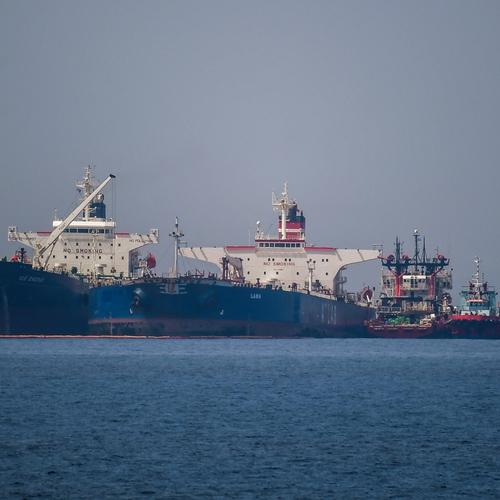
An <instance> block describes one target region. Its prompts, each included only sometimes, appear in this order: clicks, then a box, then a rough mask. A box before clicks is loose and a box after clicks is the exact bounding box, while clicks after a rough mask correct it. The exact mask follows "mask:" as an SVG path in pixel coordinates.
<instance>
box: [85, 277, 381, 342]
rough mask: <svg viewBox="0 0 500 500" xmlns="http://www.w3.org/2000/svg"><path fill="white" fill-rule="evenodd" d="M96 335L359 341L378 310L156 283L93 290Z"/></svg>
mask: <svg viewBox="0 0 500 500" xmlns="http://www.w3.org/2000/svg"><path fill="white" fill-rule="evenodd" d="M90 311H91V320H90V332H91V334H93V335H123V336H128V335H141V336H142V335H144V336H171V337H176V336H181V337H184V336H188V337H189V336H231V337H235V336H252V337H295V336H306V337H307V336H311V337H359V336H365V334H364V327H363V323H364V322H365V321H368V320H370V319H373V317H374V309H373V308H371V307H363V306H359V305H357V304H354V303H349V302H345V301H343V300H342V301H341V300H335V299H333V298H328V297H318V296H316V295H312V294H307V293H303V292H299V291H296V292H288V291H284V290H276V289H273V288H271V287H265V288H255V287H250V286H238V285H234V284H232V283H231V282H229V281H223V280H217V279H207V278H200V279H190V278H188V277H181V278H177V279H174V278H152V279H142V280H137V281H136V282H135V283H134V284H127V285H121V286H104V287H99V288H94V289H93V290H91V300H90Z"/></svg>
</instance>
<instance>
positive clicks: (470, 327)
mask: <svg viewBox="0 0 500 500" xmlns="http://www.w3.org/2000/svg"><path fill="white" fill-rule="evenodd" d="M448 326H449V328H450V330H451V335H452V337H453V338H462V339H500V317H499V316H474V315H469V314H468V315H466V314H461V315H455V316H452V317H451V318H450V321H449V322H448Z"/></svg>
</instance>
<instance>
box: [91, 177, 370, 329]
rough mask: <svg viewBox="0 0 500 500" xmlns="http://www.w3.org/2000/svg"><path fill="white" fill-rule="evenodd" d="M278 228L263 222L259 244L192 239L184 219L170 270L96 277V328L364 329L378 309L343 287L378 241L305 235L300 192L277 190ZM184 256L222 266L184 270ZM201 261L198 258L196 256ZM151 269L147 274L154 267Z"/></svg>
mask: <svg viewBox="0 0 500 500" xmlns="http://www.w3.org/2000/svg"><path fill="white" fill-rule="evenodd" d="M272 205H273V208H274V210H275V211H277V212H279V216H278V234H277V235H266V234H264V233H263V232H262V231H261V228H260V223H257V233H256V235H255V240H254V244H253V245H243V246H241V245H236V246H225V247H199V248H198V247H197V248H193V247H191V248H188V247H184V246H183V245H181V241H180V239H181V238H182V237H183V236H184V233H183V232H182V231H181V230H180V229H179V224H178V219H176V222H175V228H174V230H173V231H172V232H171V233H170V236H172V237H173V238H174V241H175V245H174V266H173V268H171V269H170V271H169V272H168V274H167V275H165V276H161V277H160V276H156V275H154V274H153V272H150V273H145V275H144V276H143V277H142V278H140V279H134V280H126V279H122V280H116V279H115V280H109V281H107V282H102V281H101V282H99V283H97V284H96V285H95V286H93V287H92V288H91V289H90V291H89V315H90V316H89V331H90V333H91V334H92V335H119V336H129V335H131V336H134V335H136V336H137V335H138V336H154V337H272V338H275V337H362V336H366V329H365V327H364V324H365V322H366V321H369V320H371V319H373V317H374V315H375V309H374V307H373V306H372V304H371V302H370V297H371V294H366V293H364V294H362V293H359V294H352V293H347V292H345V291H344V284H345V282H346V279H345V277H344V276H343V274H342V271H343V270H344V269H345V268H346V266H348V265H349V264H355V263H360V262H366V261H370V260H374V259H377V258H378V257H379V251H378V250H360V249H340V248H335V247H329V246H314V245H308V244H307V243H306V236H305V224H306V219H305V216H304V214H303V212H302V211H299V209H298V207H297V202H296V201H295V200H294V199H290V198H289V196H288V186H287V184H286V183H285V189H284V192H283V193H282V196H281V197H280V198H276V197H275V195H274V193H273V195H272ZM183 257H187V258H190V259H196V260H197V261H202V262H204V263H208V264H212V265H215V266H217V269H218V270H217V271H216V272H213V273H209V272H207V273H206V272H188V273H185V274H183V275H181V274H180V273H179V270H178V268H179V266H178V259H179V258H183ZM200 267H201V265H200ZM148 274H149V275H148Z"/></svg>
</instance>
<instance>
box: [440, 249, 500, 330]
mask: <svg viewBox="0 0 500 500" xmlns="http://www.w3.org/2000/svg"><path fill="white" fill-rule="evenodd" d="M474 262H475V264H476V274H474V275H472V278H473V279H472V281H469V284H468V285H466V286H463V287H462V291H461V292H460V306H459V310H458V311H456V312H455V313H454V314H453V315H452V316H451V317H450V319H449V321H448V326H449V327H450V329H451V334H452V336H453V338H464V339H500V316H499V311H498V305H497V300H496V296H497V292H495V288H494V287H492V286H489V285H488V282H487V281H484V276H483V277H482V278H481V274H480V272H479V263H480V262H481V259H480V258H479V257H476V258H475V259H474Z"/></svg>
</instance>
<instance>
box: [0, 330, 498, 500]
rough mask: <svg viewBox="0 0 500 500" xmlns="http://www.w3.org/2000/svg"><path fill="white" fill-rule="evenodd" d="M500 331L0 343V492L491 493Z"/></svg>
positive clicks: (193, 495)
mask: <svg viewBox="0 0 500 500" xmlns="http://www.w3.org/2000/svg"><path fill="white" fill-rule="evenodd" d="M499 380H500V342H498V341H481V340H382V339H380V340H376V339H375V340H368V339H349V340H343V339H303V340H302V339H300V340H237V339H228V340H187V339H186V340H180V339H178V340H172V339H168V340H167V339H162V340H158V339H156V340H155V339H128V340H127V339H60V338H58V339H0V498H2V499H11V498H12V499H31V498H36V499H111V498H113V499H118V498H119V499H143V498H144V499H156V498H159V499H163V498H165V499H254V498H255V499H316V498H318V499H335V498H342V499H344V498H345V499H351V498H352V499H357V498H360V499H368V498H375V499H391V498H394V499H399V498H401V499H410V498H411V499H413V498H415V499H462V498H473V499H498V498H500V389H499Z"/></svg>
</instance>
